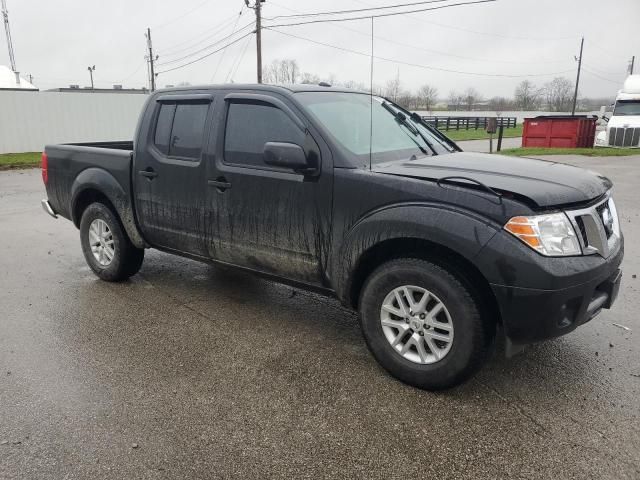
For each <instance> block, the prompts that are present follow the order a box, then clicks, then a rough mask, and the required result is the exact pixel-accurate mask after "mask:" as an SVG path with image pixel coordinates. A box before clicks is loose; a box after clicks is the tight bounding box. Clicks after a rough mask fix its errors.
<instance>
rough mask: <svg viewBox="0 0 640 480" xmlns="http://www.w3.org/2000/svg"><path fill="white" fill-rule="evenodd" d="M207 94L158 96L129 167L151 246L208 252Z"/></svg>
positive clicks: (210, 105) (208, 113)
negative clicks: (132, 173)
mask: <svg viewBox="0 0 640 480" xmlns="http://www.w3.org/2000/svg"><path fill="white" fill-rule="evenodd" d="M212 100H213V97H212V96H211V95H206V94H193V95H175V94H174V95H171V94H168V95H164V96H160V97H158V99H157V101H156V105H155V110H154V113H153V116H152V119H151V123H150V125H151V128H149V129H148V130H149V131H148V138H147V141H146V142H141V143H142V145H138V146H137V150H136V161H135V169H136V171H135V172H134V177H135V179H134V181H135V182H136V185H135V187H136V188H135V192H136V201H137V204H136V206H137V212H138V218H139V223H140V226H141V229H142V232H143V234H144V237H145V239H146V240H147V241H148V242H149V243H150V244H151V245H153V246H155V247H161V248H167V249H172V250H177V251H180V252H185V253H190V254H194V255H202V256H206V255H207V246H206V240H205V232H206V228H205V224H204V217H205V210H206V208H205V206H206V192H207V183H206V162H205V161H203V152H204V151H205V149H206V145H205V142H206V139H207V138H208V137H209V135H206V132H207V129H208V128H209V124H210V116H211V115H210V113H211V110H212Z"/></svg>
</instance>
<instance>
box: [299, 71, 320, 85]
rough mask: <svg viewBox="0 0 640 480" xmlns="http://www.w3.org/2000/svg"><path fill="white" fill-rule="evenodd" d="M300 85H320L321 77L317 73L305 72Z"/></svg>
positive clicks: (301, 76)
mask: <svg viewBox="0 0 640 480" xmlns="http://www.w3.org/2000/svg"><path fill="white" fill-rule="evenodd" d="M300 83H304V84H308V85H317V84H318V83H320V77H319V76H318V75H316V74H315V73H309V72H304V73H302V75H300Z"/></svg>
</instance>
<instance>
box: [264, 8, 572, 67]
mask: <svg viewBox="0 0 640 480" xmlns="http://www.w3.org/2000/svg"><path fill="white" fill-rule="evenodd" d="M359 3H362V2H359ZM269 4H270V5H275V6H276V7H279V8H282V9H284V10H289V11H290V12H296V13H301V12H300V11H299V10H295V9H292V8H289V7H285V6H284V5H280V4H279V3H276V2H273V1H269ZM407 17H409V16H408V15H407ZM272 18H278V17H272ZM409 18H412V17H409ZM331 26H332V27H334V28H340V29H342V30H345V31H349V32H354V33H357V34H358V35H362V36H365V37H371V33H367V32H363V31H360V30H357V29H355V28H350V27H347V26H346V25H331ZM373 38H375V39H376V40H382V41H383V42H388V43H391V44H395V45H399V46H402V47H407V48H413V49H415V50H419V51H423V52H428V53H435V54H436V55H442V56H446V57H453V58H461V59H463V60H471V61H474V62H490V63H505V64H514V65H540V64H552V63H569V62H570V60H539V61H535V62H532V61H518V60H495V59H490V58H478V57H467V56H464V55H456V54H454V53H447V52H442V51H440V50H433V49H430V48H424V47H420V46H417V45H415V44H411V43H404V42H399V41H397V40H392V39H390V38H386V37H381V36H379V35H375V36H374V37H373Z"/></svg>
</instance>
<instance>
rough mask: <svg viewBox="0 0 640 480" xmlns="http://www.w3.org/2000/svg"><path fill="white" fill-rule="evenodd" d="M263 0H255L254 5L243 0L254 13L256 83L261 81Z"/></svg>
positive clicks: (247, 0)
mask: <svg viewBox="0 0 640 480" xmlns="http://www.w3.org/2000/svg"><path fill="white" fill-rule="evenodd" d="M264 1H265V0H255V5H254V6H253V7H252V6H251V5H249V0H244V3H245V5H246V6H247V8H252V9H253V11H254V12H255V13H256V60H257V62H256V68H257V78H258V83H262V11H261V4H262V3H263V2H264Z"/></svg>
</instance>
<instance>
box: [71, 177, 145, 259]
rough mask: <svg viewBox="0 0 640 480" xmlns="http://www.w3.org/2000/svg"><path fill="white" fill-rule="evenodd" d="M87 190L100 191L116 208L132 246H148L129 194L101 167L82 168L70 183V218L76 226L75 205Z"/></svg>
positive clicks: (77, 223)
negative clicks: (137, 221) (139, 226)
mask: <svg viewBox="0 0 640 480" xmlns="http://www.w3.org/2000/svg"><path fill="white" fill-rule="evenodd" d="M87 190H94V191H97V192H100V193H101V194H103V195H104V196H105V197H107V199H108V200H109V201H110V202H111V204H112V205H113V207H114V208H115V209H116V213H117V214H118V216H119V217H120V221H121V222H122V225H123V226H124V229H125V231H126V232H127V235H128V236H129V239H130V240H131V243H133V245H134V246H136V247H138V248H145V247H147V246H148V245H147V243H146V242H145V240H144V238H143V237H142V234H141V232H140V229H139V228H138V225H137V223H136V219H135V214H134V212H133V205H132V204H131V202H132V199H131V196H130V195H129V193H128V192H126V191H125V190H124V189H123V188H122V186H121V185H120V183H119V182H118V180H116V178H115V177H114V176H113V175H112V174H111V173H109V172H107V171H106V170H104V169H102V168H95V167H92V168H87V169H85V170H83V171H82V172H80V174H79V175H78V176H77V177H76V179H75V180H74V181H73V184H72V185H71V220H72V221H73V223H74V224H75V225H76V226H77V227H79V225H80V218H78V216H77V214H76V207H77V204H78V200H79V199H80V197H81V195H82V194H83V193H84V192H86V191H87Z"/></svg>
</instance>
